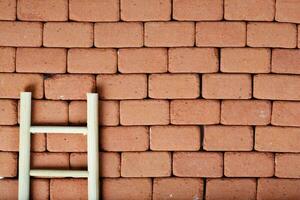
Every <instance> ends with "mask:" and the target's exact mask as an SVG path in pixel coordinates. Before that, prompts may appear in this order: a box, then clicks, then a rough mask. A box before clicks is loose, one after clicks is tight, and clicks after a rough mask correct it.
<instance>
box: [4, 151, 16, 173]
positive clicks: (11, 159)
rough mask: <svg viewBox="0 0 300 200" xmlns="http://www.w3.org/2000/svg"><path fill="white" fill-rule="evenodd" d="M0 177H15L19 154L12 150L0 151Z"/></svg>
mask: <svg viewBox="0 0 300 200" xmlns="http://www.w3.org/2000/svg"><path fill="white" fill-rule="evenodd" d="M0 163H1V165H0V177H15V176H17V171H18V166H17V165H18V155H17V154H16V153H10V152H0Z"/></svg>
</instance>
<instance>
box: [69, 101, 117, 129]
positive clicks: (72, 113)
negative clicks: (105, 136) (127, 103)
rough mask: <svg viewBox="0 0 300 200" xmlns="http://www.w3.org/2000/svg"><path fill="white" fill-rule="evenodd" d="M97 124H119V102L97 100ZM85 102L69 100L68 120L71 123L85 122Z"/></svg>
mask: <svg viewBox="0 0 300 200" xmlns="http://www.w3.org/2000/svg"><path fill="white" fill-rule="evenodd" d="M98 108H99V116H98V118H99V124H100V125H105V126H116V125H118V124H119V116H120V113H119V102H118V101H99V105H98ZM86 109H87V103H86V102H85V101H71V102H70V104H69V122H70V123H72V124H86V123H87V113H86Z"/></svg>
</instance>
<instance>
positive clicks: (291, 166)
mask: <svg viewBox="0 0 300 200" xmlns="http://www.w3.org/2000/svg"><path fill="white" fill-rule="evenodd" d="M299 165H300V154H283V153H277V154H276V157H275V176H276V177H280V178H300V169H299Z"/></svg>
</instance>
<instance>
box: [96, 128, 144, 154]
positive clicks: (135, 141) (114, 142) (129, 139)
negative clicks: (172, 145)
mask: <svg viewBox="0 0 300 200" xmlns="http://www.w3.org/2000/svg"><path fill="white" fill-rule="evenodd" d="M100 131H101V135H100V146H101V148H102V149H103V150H104V151H146V150H148V148H149V133H148V132H149V131H148V128H147V127H143V126H118V127H103V128H102V129H101V130H100Z"/></svg>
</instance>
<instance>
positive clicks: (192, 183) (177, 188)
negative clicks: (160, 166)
mask: <svg viewBox="0 0 300 200" xmlns="http://www.w3.org/2000/svg"><path fill="white" fill-rule="evenodd" d="M202 198H203V181H202V180H201V179H199V178H175V177H172V178H155V179H154V181H153V200H159V199H202Z"/></svg>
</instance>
